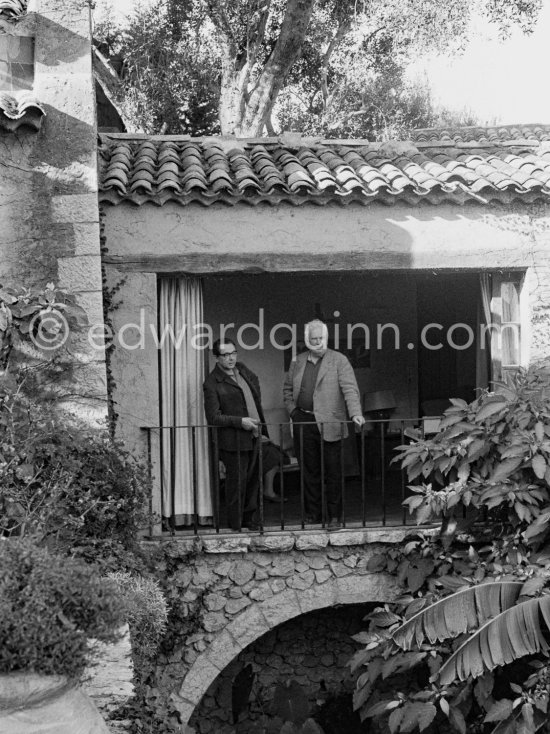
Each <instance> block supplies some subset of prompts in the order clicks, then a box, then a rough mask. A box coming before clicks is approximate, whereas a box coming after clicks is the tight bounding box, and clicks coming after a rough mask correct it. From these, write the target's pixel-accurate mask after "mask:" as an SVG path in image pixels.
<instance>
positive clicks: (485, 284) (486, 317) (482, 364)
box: [476, 273, 492, 387]
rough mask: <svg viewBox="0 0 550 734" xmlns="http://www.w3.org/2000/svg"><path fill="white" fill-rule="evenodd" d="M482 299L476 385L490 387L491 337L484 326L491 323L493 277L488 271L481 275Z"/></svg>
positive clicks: (478, 319) (479, 303)
mask: <svg viewBox="0 0 550 734" xmlns="http://www.w3.org/2000/svg"><path fill="white" fill-rule="evenodd" d="M479 285H480V300H479V302H478V306H477V310H478V316H477V322H478V333H477V337H478V338H477V339H476V345H477V351H476V387H488V386H489V380H490V379H491V338H490V336H488V335H484V336H483V337H482V334H483V329H482V326H483V325H486V324H491V322H492V316H491V279H490V276H489V275H488V274H487V273H482V274H481V275H480V276H479Z"/></svg>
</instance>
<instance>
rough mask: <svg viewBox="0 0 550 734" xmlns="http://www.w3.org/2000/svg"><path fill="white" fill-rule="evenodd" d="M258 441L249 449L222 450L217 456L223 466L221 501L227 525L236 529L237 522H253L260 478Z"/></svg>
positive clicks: (237, 526)
mask: <svg viewBox="0 0 550 734" xmlns="http://www.w3.org/2000/svg"><path fill="white" fill-rule="evenodd" d="M258 444H259V441H255V446H254V448H253V449H252V450H251V451H225V450H223V449H220V459H221V460H222V461H223V463H224V465H225V504H226V507H227V520H228V522H229V527H230V528H232V529H233V530H240V528H241V525H246V524H247V523H248V522H256V510H257V508H258V487H259V481H260V473H259V462H258Z"/></svg>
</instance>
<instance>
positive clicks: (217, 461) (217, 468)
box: [208, 426, 220, 533]
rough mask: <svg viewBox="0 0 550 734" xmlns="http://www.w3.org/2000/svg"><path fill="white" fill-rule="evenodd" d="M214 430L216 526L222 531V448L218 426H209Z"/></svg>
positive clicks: (217, 531) (217, 529)
mask: <svg viewBox="0 0 550 734" xmlns="http://www.w3.org/2000/svg"><path fill="white" fill-rule="evenodd" d="M208 430H211V431H212V435H213V443H214V512H215V513H216V518H215V524H214V527H215V529H216V533H219V532H220V449H219V445H218V427H217V426H212V427H211V428H208Z"/></svg>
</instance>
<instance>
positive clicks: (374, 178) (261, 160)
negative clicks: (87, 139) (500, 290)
mask: <svg viewBox="0 0 550 734" xmlns="http://www.w3.org/2000/svg"><path fill="white" fill-rule="evenodd" d="M415 138H416V140H415V142H412V141H408V142H406V141H405V142H393V143H391V142H390V143H368V142H367V141H353V140H349V141H343V140H340V141H330V140H325V141H315V140H309V141H307V143H306V141H304V140H303V139H300V138H299V137H296V139H294V138H293V139H292V140H287V139H284V141H283V140H279V139H274V138H262V139H256V140H249V141H247V140H234V141H229V140H227V139H224V138H219V139H216V138H204V139H201V138H189V137H187V136H181V137H178V136H164V137H161V136H158V137H150V138H148V137H147V136H139V135H137V136H136V135H134V136H132V135H130V134H127V135H123V134H116V135H112V134H111V135H103V136H102V137H101V148H100V163H101V165H100V169H101V191H100V197H101V199H102V200H103V201H109V202H111V203H113V204H116V203H119V202H122V201H129V202H132V203H134V204H138V205H141V204H143V203H146V202H152V203H155V204H158V205H162V204H164V203H166V202H167V201H175V202H177V203H179V204H181V205H187V204H189V203H192V202H197V203H201V204H205V205H209V204H211V203H214V202H223V203H226V204H237V203H239V202H240V201H242V202H246V203H252V204H257V203H261V202H264V203H270V204H279V203H281V202H288V203H291V204H296V205H301V204H304V203H306V202H309V203H313V204H319V205H322V204H326V203H328V202H339V203H349V202H352V201H355V202H361V203H365V204H366V203H368V202H370V201H373V200H378V201H381V202H383V203H386V204H391V203H394V202H396V201H403V202H408V203H411V204H416V203H418V202H420V201H428V202H430V203H433V204H438V203H440V202H442V201H450V202H455V203H459V204H461V203H464V202H465V201H466V200H468V198H470V199H471V198H473V199H475V200H479V201H480V202H485V203H486V202H487V201H490V200H498V201H503V202H504V201H506V202H507V201H511V200H512V199H514V198H515V199H520V200H523V201H529V202H531V201H534V200H536V199H537V198H539V199H540V198H541V197H542V198H544V199H547V198H548V196H549V195H550V145H549V144H548V142H550V126H543V125H534V126H508V127H502V128H496V127H495V128H483V129H482V128H465V129H462V130H421V131H417V132H416V133H415ZM547 141H548V142H547Z"/></svg>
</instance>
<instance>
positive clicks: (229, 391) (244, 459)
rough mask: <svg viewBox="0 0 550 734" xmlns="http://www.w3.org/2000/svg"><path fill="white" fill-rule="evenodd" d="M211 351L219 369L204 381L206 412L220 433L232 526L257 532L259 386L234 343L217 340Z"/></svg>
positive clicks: (219, 444)
mask: <svg viewBox="0 0 550 734" xmlns="http://www.w3.org/2000/svg"><path fill="white" fill-rule="evenodd" d="M212 351H213V354H214V357H215V358H216V366H215V367H214V369H213V370H212V372H211V373H210V374H209V375H208V377H207V378H206V380H205V381H204V386H203V388H204V411H205V413H206V420H207V422H208V425H209V426H216V427H217V428H216V430H217V439H218V447H219V455H220V459H221V460H222V461H223V463H224V465H225V473H226V475H225V499H226V505H227V516H228V521H229V526H230V527H231V528H232V529H233V530H240V529H241V526H243V525H244V526H246V527H248V528H249V529H250V530H256V529H257V528H258V518H257V508H258V488H259V459H258V454H259V449H260V423H263V424H265V419H264V414H263V411H262V404H261V396H260V382H259V380H258V378H257V377H256V375H255V374H254V373H253V372H251V371H250V370H249V369H248V368H247V367H246V366H245V365H244V364H242V363H241V362H237V348H236V347H235V344H234V342H232V341H231V339H224V340H223V341H221V340H220V339H217V340H216V341H215V342H214V344H213V347H212Z"/></svg>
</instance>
